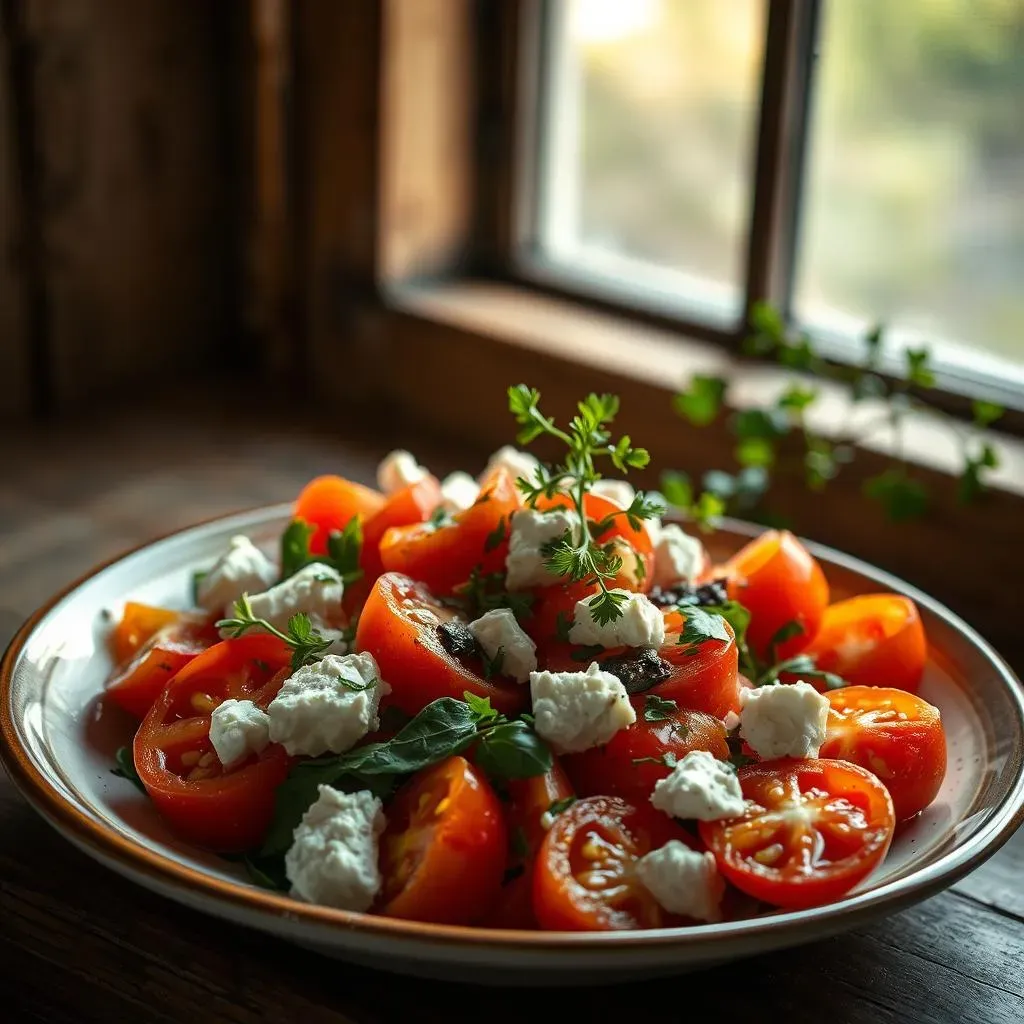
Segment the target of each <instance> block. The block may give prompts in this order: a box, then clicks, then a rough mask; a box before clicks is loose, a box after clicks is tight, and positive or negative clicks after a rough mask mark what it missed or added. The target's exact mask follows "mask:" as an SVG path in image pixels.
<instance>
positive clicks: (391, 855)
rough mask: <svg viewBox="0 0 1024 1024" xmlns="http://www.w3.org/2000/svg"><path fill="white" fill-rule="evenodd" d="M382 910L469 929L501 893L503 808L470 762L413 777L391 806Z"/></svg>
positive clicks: (384, 842)
mask: <svg viewBox="0 0 1024 1024" xmlns="http://www.w3.org/2000/svg"><path fill="white" fill-rule="evenodd" d="M387 817H388V824H387V828H386V829H385V830H384V835H383V836H382V837H381V844H380V867H381V874H382V876H383V878H384V885H383V889H382V891H381V895H380V898H379V901H378V905H377V908H376V910H377V913H379V914H383V915H385V916H386V917H402V918H407V919H410V920H413V921H433V922H439V923H444V924H471V923H472V922H474V921H476V920H479V919H480V918H481V917H483V916H484V915H485V914H486V913H487V911H488V910H489V909H490V907H491V905H492V903H493V902H494V900H495V899H496V898H497V896H498V892H499V890H500V888H501V878H502V874H503V873H504V870H505V851H506V847H507V845H508V837H507V833H506V830H505V821H504V818H503V817H502V813H501V805H500V803H499V802H498V798H497V796H496V795H495V793H494V790H492V789H491V787H490V785H489V784H488V783H487V780H486V779H485V778H484V777H483V775H482V774H481V773H479V772H477V771H476V769H475V768H473V766H472V765H471V764H470V763H469V762H468V761H467V760H466V759H465V758H464V757H458V756H456V757H450V758H448V760H446V761H442V762H441V763H440V764H437V765H434V766H433V767H431V768H427V769H424V770H423V771H422V772H419V773H418V774H417V775H414V776H413V778H412V779H410V780H409V782H407V783H406V784H405V785H404V786H403V787H402V788H401V789H400V790H399V791H398V793H397V795H396V796H395V798H394V800H393V801H392V803H391V804H390V805H389V806H388V812H387Z"/></svg>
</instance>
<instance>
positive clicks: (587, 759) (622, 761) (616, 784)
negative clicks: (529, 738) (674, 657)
mask: <svg viewBox="0 0 1024 1024" xmlns="http://www.w3.org/2000/svg"><path fill="white" fill-rule="evenodd" d="M630 702H631V703H632V705H633V707H634V708H635V709H636V722H635V723H634V724H633V725H631V726H630V727H629V728H628V729H622V730H620V731H619V732H617V733H616V734H615V735H614V736H613V737H612V738H611V739H610V740H609V741H608V742H607V743H606V744H605V745H604V746H602V747H591V749H590V750H584V751H583V752H582V753H579V754H568V755H566V756H565V757H564V758H563V764H564V765H565V770H566V772H567V773H568V775H569V778H570V779H572V783H573V785H574V786H575V787H576V792H578V793H581V794H583V795H584V796H621V797H623V798H624V799H626V800H630V801H632V802H634V803H638V804H642V803H644V802H645V801H647V800H649V799H650V796H651V793H652V792H653V791H654V786H655V783H657V782H658V780H659V779H664V778H666V777H667V776H668V775H669V774H670V773H671V771H672V769H671V768H669V767H668V766H667V765H666V764H665V763H664V758H665V755H666V754H670V755H672V756H673V757H675V758H676V760H679V761H681V760H682V759H683V758H684V757H685V756H686V755H687V754H688V753H690V751H691V750H707V751H709V752H710V753H711V754H713V755H714V756H715V757H717V758H718V759H719V760H722V761H724V760H725V759H726V758H728V756H729V747H728V744H727V743H726V742H725V726H724V725H722V723H721V721H720V720H719V719H717V718H713V717H712V716H711V715H706V714H703V713H702V712H700V711H690V710H688V709H686V708H676V709H675V710H668V709H665V710H663V711H660V712H658V713H660V714H666V715H667V716H668V717H667V718H664V719H660V720H658V721H653V722H649V721H648V720H647V719H646V718H645V717H644V710H645V707H646V704H647V695H646V694H642V693H641V694H636V695H635V696H633V697H631V698H630Z"/></svg>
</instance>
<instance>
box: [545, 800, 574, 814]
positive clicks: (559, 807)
mask: <svg viewBox="0 0 1024 1024" xmlns="http://www.w3.org/2000/svg"><path fill="white" fill-rule="evenodd" d="M576 800H577V797H574V796H563V797H562V799H561V800H555V801H554V802H553V803H552V804H551V806H550V807H549V808H548V814H550V815H551V817H553V818H554V817H556V816H557V815H559V814H561V813H562V811H567V810H569V808H570V807H572V805H573V804H574V803H576Z"/></svg>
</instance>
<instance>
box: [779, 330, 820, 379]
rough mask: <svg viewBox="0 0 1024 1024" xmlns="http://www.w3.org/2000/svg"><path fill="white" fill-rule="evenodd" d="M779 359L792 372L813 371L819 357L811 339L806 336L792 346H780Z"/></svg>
mask: <svg viewBox="0 0 1024 1024" xmlns="http://www.w3.org/2000/svg"><path fill="white" fill-rule="evenodd" d="M778 359H779V362H780V363H781V364H782V365H783V366H788V367H789V368H790V369H791V370H812V369H813V368H814V364H815V362H816V361H817V356H816V355H815V353H814V349H813V347H812V346H811V339H810V338H809V337H808V336H807V335H806V334H805V335H803V336H802V337H800V338H799V339H797V340H796V341H795V342H793V343H792V344H789V345H782V346H780V348H779V352H778Z"/></svg>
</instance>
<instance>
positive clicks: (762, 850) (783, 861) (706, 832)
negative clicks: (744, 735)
mask: <svg viewBox="0 0 1024 1024" xmlns="http://www.w3.org/2000/svg"><path fill="white" fill-rule="evenodd" d="M739 780H740V786H741V787H742V789H743V796H744V797H745V798H746V800H747V806H746V809H745V811H744V812H743V815H742V816H741V817H738V818H730V819H728V820H726V821H702V822H700V823H699V828H700V835H701V838H702V839H703V840H704V842H705V843H707V845H708V848H709V849H710V850H711V852H712V853H713V854H714V855H715V859H716V860H717V862H718V869H719V871H721V873H722V874H723V875H724V876H725V878H726V879H727V880H728V881H730V882H732V883H733V885H735V886H736V888H737V889H740V890H742V891H743V892H745V893H748V894H749V895H751V896H754V897H756V898H757V899H760V900H763V901H764V902H765V903H770V904H772V905H773V906H776V907H787V908H792V909H796V908H800V907H814V906H819V905H820V904H822V903H831V902H833V901H834V900H837V899H839V897H840V896H842V895H843V894H844V893H846V892H848V891H849V890H850V889H852V888H853V887H854V886H855V885H856V884H857V883H858V882H859V881H861V879H863V878H866V877H867V876H868V875H869V874H870V873H871V871H873V870H874V868H875V867H876V866H877V865H878V864H879V863H880V862H881V860H882V858H883V857H884V856H885V852H886V850H888V849H889V843H890V842H891V841H892V834H893V829H894V828H895V826H896V821H895V817H894V815H893V809H892V801H891V800H890V799H889V794H888V793H887V792H886V790H885V787H884V786H883V785H882V784H881V783H880V782H879V781H878V779H876V778H875V776H874V775H872V774H871V773H870V772H868V771H865V770H864V769H863V768H859V767H858V766H857V765H854V764H848V763H847V762H845V761H828V760H821V759H813V760H808V761H789V760H784V761H765V762H762V763H761V764H752V765H748V766H747V767H745V768H741V769H740V771H739Z"/></svg>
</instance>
